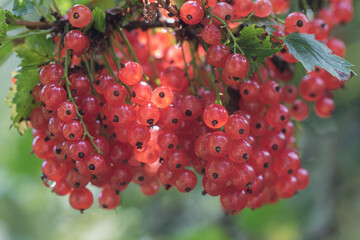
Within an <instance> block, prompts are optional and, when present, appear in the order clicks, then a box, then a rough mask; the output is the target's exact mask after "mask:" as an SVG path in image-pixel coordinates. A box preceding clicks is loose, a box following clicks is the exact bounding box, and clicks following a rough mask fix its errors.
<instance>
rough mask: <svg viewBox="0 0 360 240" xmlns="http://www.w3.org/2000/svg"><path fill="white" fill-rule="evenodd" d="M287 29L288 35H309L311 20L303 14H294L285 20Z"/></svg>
mask: <svg viewBox="0 0 360 240" xmlns="http://www.w3.org/2000/svg"><path fill="white" fill-rule="evenodd" d="M285 27H286V31H287V32H288V33H293V32H300V33H307V32H308V31H309V28H310V24H309V19H308V18H307V17H306V16H305V14H303V13H300V12H292V13H290V14H289V15H288V16H287V17H286V19H285Z"/></svg>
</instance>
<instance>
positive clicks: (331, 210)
mask: <svg viewBox="0 0 360 240" xmlns="http://www.w3.org/2000/svg"><path fill="white" fill-rule="evenodd" d="M58 2H63V3H64V2H65V1H58ZM354 4H355V11H356V12H357V11H359V10H360V1H357V0H356V1H355V0H354ZM0 6H1V7H6V8H11V6H12V1H6V0H0ZM30 17H31V16H30ZM359 29H360V15H357V14H356V16H355V19H354V21H353V23H352V24H350V25H346V26H345V25H344V26H340V27H338V28H337V29H336V31H335V32H334V33H333V35H334V36H341V38H343V39H344V41H345V42H346V44H347V55H346V59H347V60H349V61H350V62H351V63H353V64H355V65H356V68H355V71H356V72H357V73H360V31H359ZM18 63H19V60H18V59H17V58H16V57H15V56H11V58H10V59H9V60H8V61H7V62H6V63H5V64H4V65H3V66H1V67H0V76H1V81H0V99H4V98H5V96H6V95H7V91H8V89H9V87H10V86H11V80H10V78H11V71H13V69H15V67H16V66H17V64H18ZM335 95H336V97H335V99H336V104H337V109H336V112H335V114H334V116H333V117H332V118H330V119H325V120H324V119H319V118H317V117H316V116H315V114H314V113H313V112H312V113H311V116H310V118H309V119H308V120H306V121H305V122H304V123H303V124H302V126H303V128H302V132H301V134H300V140H299V143H300V147H301V151H302V161H303V166H304V167H305V168H307V169H308V170H309V172H310V176H311V183H310V186H309V187H308V188H307V189H306V190H305V191H302V192H300V193H299V194H298V195H296V196H295V197H294V198H292V199H290V200H281V201H280V202H279V203H278V204H276V205H272V206H265V207H263V208H261V209H259V210H255V211H252V210H249V209H247V210H245V211H243V212H242V213H241V214H240V215H238V216H235V217H234V216H225V214H224V213H223V212H222V211H221V209H220V206H219V201H218V199H217V198H214V197H209V196H202V195H201V187H200V186H199V187H198V188H197V189H196V190H195V191H193V192H191V193H190V194H180V193H177V192H176V191H175V190H172V191H170V192H167V193H166V194H165V193H164V191H163V190H162V191H161V193H160V194H158V195H157V196H154V197H150V198H149V197H144V196H143V195H142V194H141V193H140V190H139V188H138V187H137V186H135V185H134V184H132V185H130V187H129V188H128V189H127V190H126V191H125V193H124V194H122V204H121V207H119V208H118V209H117V210H116V211H105V210H102V209H100V208H99V207H98V206H97V204H96V202H95V203H94V206H93V207H92V209H91V210H88V211H86V212H85V214H80V213H79V212H78V211H74V210H73V209H71V207H70V206H69V204H68V202H67V201H68V199H67V197H58V196H56V195H54V194H52V193H51V191H50V190H49V189H48V188H46V187H44V186H43V184H42V182H41V180H40V175H41V170H40V166H41V160H39V159H37V158H36V157H35V156H34V155H31V154H30V151H31V141H32V140H31V131H27V133H26V134H25V135H24V136H19V134H18V133H17V131H16V130H14V129H10V130H9V126H10V120H9V115H10V111H9V109H8V107H7V105H6V103H5V102H4V101H0V112H1V118H0V136H1V137H0V154H1V156H0V239H1V240H8V239H19V240H20V239H21V240H22V239H26V240H27V239H29V240H30V239H31V240H32V239H36V240H43V239H44V240H45V239H46V240H49V239H52V240H56V239H79V240H80V239H86V240H92V239H126V240H132V239H142V240H152V239H175V240H180V239H194V240H195V239H199V240H200V239H201V240H202V239H207V240H212V239H214V240H215V239H224V240H225V239H266V240H299V239H329V240H332V239H345V240H352V239H354V240H355V239H359V238H360V237H359V236H360V228H359V226H360V187H359V186H360V174H359V173H360V81H359V79H358V77H354V78H353V79H351V80H350V81H349V82H348V83H347V84H346V88H345V89H341V90H339V91H338V92H336V94H335ZM94 192H95V193H96V192H97V190H96V189H95V190H94Z"/></svg>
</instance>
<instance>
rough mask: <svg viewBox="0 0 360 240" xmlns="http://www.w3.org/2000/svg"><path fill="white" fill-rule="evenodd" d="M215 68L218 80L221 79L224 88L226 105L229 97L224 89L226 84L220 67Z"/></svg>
mask: <svg viewBox="0 0 360 240" xmlns="http://www.w3.org/2000/svg"><path fill="white" fill-rule="evenodd" d="M216 69H217V72H218V75H219V77H220V80H221V83H222V86H223V89H224V95H225V104H226V105H228V104H229V102H230V97H229V93H228V92H227V90H226V88H227V86H226V84H225V82H224V81H223V79H222V71H223V69H220V68H216Z"/></svg>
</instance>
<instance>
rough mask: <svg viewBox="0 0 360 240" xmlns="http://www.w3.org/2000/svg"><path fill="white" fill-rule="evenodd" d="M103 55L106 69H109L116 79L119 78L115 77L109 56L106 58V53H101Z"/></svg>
mask: <svg viewBox="0 0 360 240" xmlns="http://www.w3.org/2000/svg"><path fill="white" fill-rule="evenodd" d="M101 57H102V60H103V62H104V65H105V68H106V70H107V71H108V73H109V74H110V75H111V76H112V77H113V78H114V80H117V78H116V77H115V74H114V71H113V69H112V68H111V66H110V63H109V61H108V60H107V58H106V55H105V53H103V54H101Z"/></svg>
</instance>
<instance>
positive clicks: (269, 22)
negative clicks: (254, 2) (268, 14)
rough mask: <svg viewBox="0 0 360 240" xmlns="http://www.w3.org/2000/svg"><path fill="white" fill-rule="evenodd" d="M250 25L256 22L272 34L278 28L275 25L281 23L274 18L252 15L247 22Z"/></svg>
mask: <svg viewBox="0 0 360 240" xmlns="http://www.w3.org/2000/svg"><path fill="white" fill-rule="evenodd" d="M246 23H247V24H249V25H253V24H255V25H256V26H258V27H263V28H264V29H265V30H266V32H267V33H268V34H272V33H273V32H275V31H276V30H277V29H276V28H274V27H273V26H274V25H279V23H278V22H276V21H275V20H274V19H271V18H259V17H256V16H252V17H251V18H250V19H249V20H248V21H247V22H246Z"/></svg>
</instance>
